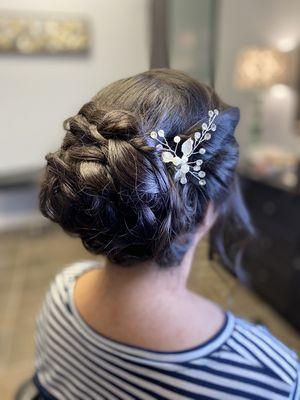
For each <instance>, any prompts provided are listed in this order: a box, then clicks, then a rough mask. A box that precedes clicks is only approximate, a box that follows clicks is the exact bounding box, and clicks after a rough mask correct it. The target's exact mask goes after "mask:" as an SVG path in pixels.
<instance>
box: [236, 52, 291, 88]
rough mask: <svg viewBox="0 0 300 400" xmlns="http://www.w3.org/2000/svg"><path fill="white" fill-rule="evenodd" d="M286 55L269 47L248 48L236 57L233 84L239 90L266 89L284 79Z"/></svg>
mask: <svg viewBox="0 0 300 400" xmlns="http://www.w3.org/2000/svg"><path fill="white" fill-rule="evenodd" d="M286 70H287V58H286V54H285V53H283V52H280V51H279V50H276V49H272V48H269V47H248V48H246V49H244V50H243V51H242V52H241V53H240V54H239V55H238V57H237V62H236V68H235V84H236V86H237V87H239V88H241V89H259V88H267V87H270V86H272V85H274V84H276V83H280V82H283V81H284V80H285V78H286Z"/></svg>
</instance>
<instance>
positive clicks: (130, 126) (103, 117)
mask: <svg viewBox="0 0 300 400" xmlns="http://www.w3.org/2000/svg"><path fill="white" fill-rule="evenodd" d="M78 114H79V115H82V116H83V117H84V118H85V119H86V120H87V121H88V123H89V124H92V125H95V126H96V129H97V131H98V132H99V133H100V134H101V135H102V136H103V137H105V138H106V139H123V140H128V139H130V138H132V137H134V136H135V135H136V134H137V133H138V132H139V124H138V121H137V119H136V117H135V116H134V115H133V114H132V113H131V112H129V111H126V110H111V111H106V110H105V109H100V110H99V108H98V107H97V106H96V104H95V103H94V102H89V103H87V104H85V105H84V106H83V107H82V108H81V109H80V111H79V113H78Z"/></svg>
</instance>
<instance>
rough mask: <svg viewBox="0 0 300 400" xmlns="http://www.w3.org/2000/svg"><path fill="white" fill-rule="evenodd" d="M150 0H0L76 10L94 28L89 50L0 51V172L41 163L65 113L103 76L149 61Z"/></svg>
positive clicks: (26, 7)
mask: <svg viewBox="0 0 300 400" xmlns="http://www.w3.org/2000/svg"><path fill="white" fill-rule="evenodd" d="M148 6H149V4H148V0H109V1H108V0H51V1H50V0H0V11H1V10H5V11H6V10H7V11H10V10H16V11H18V12H19V11H21V12H22V11H26V12H30V11H35V12H38V11H40V12H63V13H64V12H66V13H75V14H76V13H80V14H82V15H84V16H86V17H87V18H88V19H89V20H90V23H91V28H92V50H91V54H90V55H89V56H87V57H83V56H81V57H74V56H73V57H67V56H63V57H59V56H55V57H51V56H35V57H22V56H16V55H3V54H2V55H0V121H1V124H0V175H2V174H7V173H15V172H18V171H23V170H26V169H31V168H35V167H40V166H41V165H43V163H44V156H45V154H46V153H47V152H48V151H52V150H55V149H56V148H57V147H58V145H59V144H60V142H61V139H62V137H63V130H62V122H63V120H64V119H65V118H67V117H68V116H71V115H73V114H74V113H76V112H77V111H78V110H79V108H80V106H81V105H82V104H83V103H84V102H86V101H88V100H89V99H90V97H91V96H93V95H94V94H95V93H96V92H97V91H98V90H99V89H100V88H101V87H103V86H104V85H106V84H107V83H109V82H111V81H113V80H116V79H119V78H121V77H126V76H128V75H132V74H134V73H137V72H141V71H143V70H145V69H148V68H149V37H148V36H149V35H148V32H149V27H148ZM42 15H43V14H42Z"/></svg>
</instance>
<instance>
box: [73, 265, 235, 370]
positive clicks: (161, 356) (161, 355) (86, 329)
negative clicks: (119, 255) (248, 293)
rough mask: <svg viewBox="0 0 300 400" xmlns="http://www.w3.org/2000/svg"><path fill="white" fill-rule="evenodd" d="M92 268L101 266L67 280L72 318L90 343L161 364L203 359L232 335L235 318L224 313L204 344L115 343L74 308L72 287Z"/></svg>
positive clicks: (91, 266)
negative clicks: (155, 346) (167, 347)
mask: <svg viewBox="0 0 300 400" xmlns="http://www.w3.org/2000/svg"><path fill="white" fill-rule="evenodd" d="M93 268H102V266H101V265H97V264H96V263H94V262H93V263H91V264H90V265H88V266H87V267H85V268H84V269H83V270H79V271H78V270H76V271H75V273H74V275H72V276H71V279H69V285H68V301H69V306H70V309H71V311H72V314H73V316H74V319H75V320H76V322H77V323H78V326H79V327H80V331H81V332H82V333H83V334H84V335H85V336H86V337H88V338H90V339H92V341H93V342H94V343H95V344H97V342H99V344H101V345H105V346H108V347H110V348H111V349H113V350H117V351H119V352H120V353H122V352H123V353H126V354H127V355H132V356H137V357H141V358H146V359H151V360H157V361H162V362H165V361H167V362H184V361H188V360H190V359H195V358H199V357H204V356H207V355H209V354H211V353H212V352H214V351H216V350H217V349H219V348H220V347H221V346H222V345H224V344H225V343H226V341H227V340H228V339H229V337H230V336H231V334H232V331H233V329H234V325H235V317H234V315H233V314H232V313H231V312H230V311H228V310H227V311H224V322H223V324H222V326H221V327H220V328H219V330H218V331H217V332H216V333H215V334H214V335H213V336H212V337H211V338H209V339H208V340H206V341H205V342H203V343H201V344H199V345H196V346H193V347H190V348H187V349H184V350H179V351H156V350H152V349H147V348H143V347H141V346H135V345H132V344H128V343H125V342H121V341H117V340H115V339H111V338H109V337H107V336H105V335H103V334H101V333H100V332H98V331H96V330H94V329H93V328H92V327H91V326H90V325H88V324H87V323H86V322H85V320H84V319H83V318H82V316H81V315H80V313H79V311H78V310H77V308H76V305H75V302H74V287H75V284H76V279H77V278H78V277H79V276H80V275H81V274H82V273H83V272H85V271H88V270H89V269H93Z"/></svg>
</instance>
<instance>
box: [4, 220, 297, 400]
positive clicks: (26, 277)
mask: <svg viewBox="0 0 300 400" xmlns="http://www.w3.org/2000/svg"><path fill="white" fill-rule="evenodd" d="M86 258H89V259H90V258H94V257H93V256H91V255H89V254H88V253H87V252H86V251H85V250H84V249H83V247H82V246H81V244H80V242H79V240H77V239H74V238H70V237H68V236H67V235H65V234H64V233H63V232H62V231H61V230H58V229H57V228H53V227H52V228H51V229H40V230H32V231H30V232H25V233H19V234H12V233H10V234H7V235H1V236H0V399H1V400H11V399H13V398H14V393H15V391H16V388H17V387H18V386H19V384H20V383H21V382H22V381H23V380H24V379H26V378H28V377H29V376H30V375H31V374H32V372H33V355H34V336H33V333H34V325H35V317H36V314H37V312H38V310H39V307H40V305H41V301H42V298H43V296H44V293H45V290H46V288H47V287H48V284H49V280H50V279H51V278H52V277H53V276H54V275H55V274H56V272H58V271H59V270H61V269H62V268H63V267H64V266H65V265H67V264H68V263H71V262H73V261H75V260H76V261H77V260H80V259H86ZM195 260H196V261H195V263H194V266H193V269H192V273H191V276H190V286H191V287H192V288H193V289H194V290H195V291H198V292H201V293H202V294H206V295H207V296H208V297H209V298H211V299H213V300H215V301H218V302H219V303H220V304H222V305H223V306H225V307H230V308H232V310H233V311H234V312H235V313H237V314H239V315H243V316H246V317H249V318H251V319H256V320H260V321H262V322H263V323H265V324H266V325H267V326H268V327H269V328H270V329H271V330H272V331H273V332H274V333H275V334H276V335H277V336H278V337H279V338H281V339H282V340H283V341H285V342H286V343H287V344H288V345H289V346H291V347H293V348H295V349H296V350H297V351H299V352H300V336H299V335H298V334H297V333H296V332H295V331H294V330H293V329H292V328H291V327H290V326H289V325H288V324H287V323H286V322H284V321H283V320H282V318H280V317H279V316H278V315H277V314H276V313H275V312H274V311H272V309H271V308H270V307H269V306H267V305H266V304H265V303H264V302H262V301H261V300H260V299H258V298H257V297H256V296H255V295H254V294H252V293H251V292H249V291H248V290H247V289H245V288H244V287H243V286H242V285H240V284H239V283H238V282H237V281H236V280H234V279H233V278H232V277H231V276H230V275H229V274H228V273H226V272H225V271H224V270H223V269H221V268H219V267H218V266H217V265H216V264H214V263H211V262H207V261H205V260H206V244H205V243H203V244H202V245H201V246H200V247H199V249H198V253H197V255H196V257H195Z"/></svg>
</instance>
